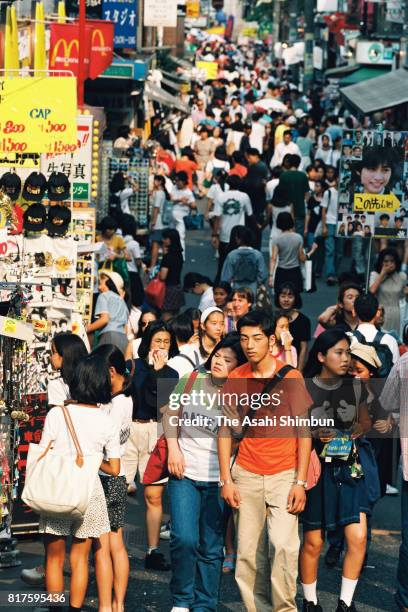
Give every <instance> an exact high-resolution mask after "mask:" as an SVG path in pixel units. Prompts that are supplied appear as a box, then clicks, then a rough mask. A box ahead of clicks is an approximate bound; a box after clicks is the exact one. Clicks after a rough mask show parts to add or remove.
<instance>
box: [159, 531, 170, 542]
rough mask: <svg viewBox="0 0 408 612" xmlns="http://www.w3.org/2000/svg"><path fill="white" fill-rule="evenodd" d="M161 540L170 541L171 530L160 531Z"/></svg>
mask: <svg viewBox="0 0 408 612" xmlns="http://www.w3.org/2000/svg"><path fill="white" fill-rule="evenodd" d="M160 539H161V540H170V528H168V529H161V530H160Z"/></svg>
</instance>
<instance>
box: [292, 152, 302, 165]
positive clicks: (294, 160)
mask: <svg viewBox="0 0 408 612" xmlns="http://www.w3.org/2000/svg"><path fill="white" fill-rule="evenodd" d="M301 161H302V159H301V157H300V155H296V153H293V154H292V155H291V156H290V165H291V166H294V167H295V168H299V166H300V162H301Z"/></svg>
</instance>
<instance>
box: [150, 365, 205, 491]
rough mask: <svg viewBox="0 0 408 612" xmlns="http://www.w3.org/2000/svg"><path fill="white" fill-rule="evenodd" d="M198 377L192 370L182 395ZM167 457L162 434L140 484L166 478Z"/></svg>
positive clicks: (167, 472)
mask: <svg viewBox="0 0 408 612" xmlns="http://www.w3.org/2000/svg"><path fill="white" fill-rule="evenodd" d="M197 376H198V371H197V370H194V371H193V372H191V374H190V376H189V377H188V379H187V381H186V384H185V387H184V390H183V394H184V393H190V391H191V389H192V388H193V385H194V383H195V380H196V378H197ZM168 457H169V449H168V446H167V440H166V436H165V435H164V434H163V435H161V436H160V438H159V439H158V440H157V442H156V446H155V447H154V449H153V450H152V453H151V455H150V457H149V461H148V462H147V465H146V469H145V472H144V475H143V480H142V484H144V485H149V484H153V483H155V482H157V481H158V480H162V479H163V478H167V477H168V475H169V470H168V467H167V460H168Z"/></svg>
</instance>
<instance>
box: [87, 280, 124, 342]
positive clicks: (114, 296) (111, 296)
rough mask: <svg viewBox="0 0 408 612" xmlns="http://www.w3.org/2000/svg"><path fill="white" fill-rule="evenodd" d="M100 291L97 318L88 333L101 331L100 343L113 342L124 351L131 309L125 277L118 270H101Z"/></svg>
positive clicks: (89, 326)
mask: <svg viewBox="0 0 408 612" xmlns="http://www.w3.org/2000/svg"><path fill="white" fill-rule="evenodd" d="M99 291H100V293H99V295H98V299H97V301H96V307H95V317H96V320H95V321H94V322H93V323H90V324H89V325H88V326H87V329H86V331H87V333H88V334H90V333H93V332H95V331H99V332H100V336H99V339H98V345H101V344H113V345H114V346H117V347H118V349H120V350H121V351H122V352H123V353H124V352H125V350H126V347H127V344H128V340H127V335H126V326H127V322H128V318H129V310H128V307H127V306H126V302H125V296H126V292H125V287H124V283H123V278H122V277H121V275H120V274H118V273H117V272H113V271H111V270H101V271H100V272H99Z"/></svg>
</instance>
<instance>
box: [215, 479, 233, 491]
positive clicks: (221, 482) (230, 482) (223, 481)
mask: <svg viewBox="0 0 408 612" xmlns="http://www.w3.org/2000/svg"><path fill="white" fill-rule="evenodd" d="M227 484H232V480H220V481H219V482H218V486H219V487H220V489H221V487H223V486H224V485H227Z"/></svg>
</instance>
